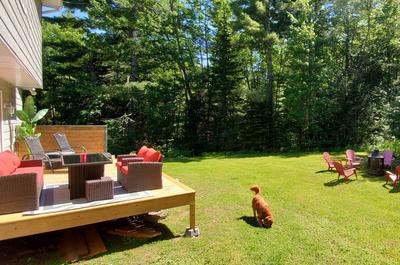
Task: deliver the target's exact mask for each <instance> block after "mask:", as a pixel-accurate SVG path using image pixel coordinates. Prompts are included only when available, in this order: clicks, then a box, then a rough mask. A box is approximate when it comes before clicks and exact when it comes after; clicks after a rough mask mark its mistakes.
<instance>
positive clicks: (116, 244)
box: [100, 223, 181, 256]
mask: <svg viewBox="0 0 400 265" xmlns="http://www.w3.org/2000/svg"><path fill="white" fill-rule="evenodd" d="M147 226H148V227H152V228H154V229H155V230H156V231H160V232H161V235H160V236H157V237H154V238H151V239H144V240H139V239H135V238H129V237H125V238H124V237H120V236H116V235H109V234H107V233H105V232H102V237H103V239H104V241H105V243H106V246H107V248H108V251H107V252H106V253H104V254H102V255H100V256H107V255H110V254H113V253H117V252H121V251H126V250H129V249H133V248H137V247H140V246H143V245H146V244H151V243H153V242H157V241H163V240H171V239H178V238H181V236H180V235H174V234H173V233H172V231H171V230H170V229H169V228H168V226H166V225H165V224H162V223H157V224H150V223H148V224H147Z"/></svg>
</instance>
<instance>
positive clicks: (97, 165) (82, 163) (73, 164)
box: [62, 153, 112, 200]
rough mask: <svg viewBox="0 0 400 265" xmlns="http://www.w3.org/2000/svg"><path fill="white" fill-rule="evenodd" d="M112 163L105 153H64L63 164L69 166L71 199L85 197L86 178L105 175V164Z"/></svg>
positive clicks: (91, 178) (90, 178)
mask: <svg viewBox="0 0 400 265" xmlns="http://www.w3.org/2000/svg"><path fill="white" fill-rule="evenodd" d="M85 155H86V156H85ZM111 163H112V161H111V159H110V158H108V157H107V156H105V155H104V154H103V153H85V154H72V155H63V156H62V165H63V166H65V167H68V184H69V190H70V199H71V200H72V199H76V198H82V197H85V183H86V180H93V179H100V178H101V177H103V176H104V165H105V164H111Z"/></svg>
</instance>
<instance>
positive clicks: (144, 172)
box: [117, 160, 163, 192]
mask: <svg viewBox="0 0 400 265" xmlns="http://www.w3.org/2000/svg"><path fill="white" fill-rule="evenodd" d="M125 161H127V160H125ZM124 163H127V165H123V166H121V167H120V168H118V170H117V172H118V182H119V183H121V185H122V186H123V187H124V188H125V190H126V191H127V192H138V191H145V190H155V189H161V188H162V165H163V163H162V162H131V161H130V162H129V163H128V162H124Z"/></svg>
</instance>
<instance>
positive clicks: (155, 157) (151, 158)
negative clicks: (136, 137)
mask: <svg viewBox="0 0 400 265" xmlns="http://www.w3.org/2000/svg"><path fill="white" fill-rule="evenodd" d="M160 158H161V153H160V152H158V151H156V150H154V149H153V148H150V149H149V150H148V151H147V153H146V155H145V157H144V162H158V161H160Z"/></svg>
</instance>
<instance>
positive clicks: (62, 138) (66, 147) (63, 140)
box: [53, 133, 85, 155]
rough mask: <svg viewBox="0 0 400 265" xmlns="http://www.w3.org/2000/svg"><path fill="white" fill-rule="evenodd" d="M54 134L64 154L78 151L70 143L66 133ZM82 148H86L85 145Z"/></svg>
mask: <svg viewBox="0 0 400 265" xmlns="http://www.w3.org/2000/svg"><path fill="white" fill-rule="evenodd" d="M53 136H54V139H55V140H56V142H57V145H58V147H59V148H60V152H61V154H62V155H71V154H75V153H76V152H75V150H74V149H73V148H72V147H71V145H70V144H69V142H68V139H67V136H66V135H65V133H55V134H53ZM81 148H82V149H83V150H85V148H84V147H83V146H81Z"/></svg>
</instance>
